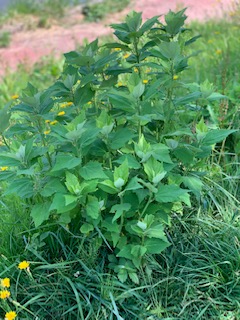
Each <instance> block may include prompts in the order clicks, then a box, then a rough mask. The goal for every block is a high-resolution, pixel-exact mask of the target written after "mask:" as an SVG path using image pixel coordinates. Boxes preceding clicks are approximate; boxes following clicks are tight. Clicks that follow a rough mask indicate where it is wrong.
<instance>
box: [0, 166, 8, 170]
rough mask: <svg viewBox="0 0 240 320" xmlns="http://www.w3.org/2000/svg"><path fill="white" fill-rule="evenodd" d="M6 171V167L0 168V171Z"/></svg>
mask: <svg viewBox="0 0 240 320" xmlns="http://www.w3.org/2000/svg"><path fill="white" fill-rule="evenodd" d="M7 169H8V167H7V166H5V167H0V170H1V171H6V170H7Z"/></svg>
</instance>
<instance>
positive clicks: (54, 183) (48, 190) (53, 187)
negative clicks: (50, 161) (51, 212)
mask: <svg viewBox="0 0 240 320" xmlns="http://www.w3.org/2000/svg"><path fill="white" fill-rule="evenodd" d="M56 192H58V193H66V192H67V189H66V188H65V187H64V185H63V184H62V183H61V182H60V181H59V178H55V177H54V178H51V179H50V180H49V181H48V182H47V183H46V184H45V185H44V188H43V190H42V191H41V192H40V194H41V195H42V196H43V197H50V196H51V195H53V194H54V193H56Z"/></svg>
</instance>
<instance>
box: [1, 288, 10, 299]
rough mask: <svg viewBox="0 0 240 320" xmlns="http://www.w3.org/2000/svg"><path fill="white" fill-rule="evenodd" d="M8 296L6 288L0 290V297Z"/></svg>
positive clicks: (5, 297)
mask: <svg viewBox="0 0 240 320" xmlns="http://www.w3.org/2000/svg"><path fill="white" fill-rule="evenodd" d="M9 297H10V292H9V291H8V290H2V291H0V299H7V298H9Z"/></svg>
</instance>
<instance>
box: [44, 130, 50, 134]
mask: <svg viewBox="0 0 240 320" xmlns="http://www.w3.org/2000/svg"><path fill="white" fill-rule="evenodd" d="M50 132H51V130H45V131H43V133H44V134H49V133H50Z"/></svg>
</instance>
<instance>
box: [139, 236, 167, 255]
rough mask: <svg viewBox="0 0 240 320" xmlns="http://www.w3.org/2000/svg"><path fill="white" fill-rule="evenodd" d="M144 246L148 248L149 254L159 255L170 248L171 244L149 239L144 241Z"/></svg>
mask: <svg viewBox="0 0 240 320" xmlns="http://www.w3.org/2000/svg"><path fill="white" fill-rule="evenodd" d="M144 246H145V247H146V248H147V253H151V254H158V253H161V252H162V251H164V250H165V249H166V248H167V247H169V246H170V243H169V242H166V241H163V240H162V239H156V238H151V239H149V238H148V239H146V240H145V241H144Z"/></svg>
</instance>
